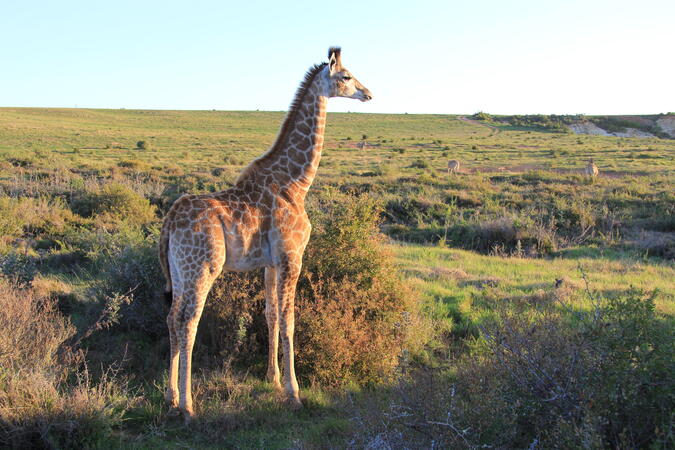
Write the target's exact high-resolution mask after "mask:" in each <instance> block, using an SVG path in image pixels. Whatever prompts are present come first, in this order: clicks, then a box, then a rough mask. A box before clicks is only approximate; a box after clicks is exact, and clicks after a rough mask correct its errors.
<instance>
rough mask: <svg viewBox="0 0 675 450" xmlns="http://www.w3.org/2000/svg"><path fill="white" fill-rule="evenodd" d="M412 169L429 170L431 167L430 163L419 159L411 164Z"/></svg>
mask: <svg viewBox="0 0 675 450" xmlns="http://www.w3.org/2000/svg"><path fill="white" fill-rule="evenodd" d="M410 167H412V168H415V169H428V168H429V167H431V165H430V164H429V161H427V160H425V159H421V158H418V159H416V160H415V161H413V162H412V163H411V164H410Z"/></svg>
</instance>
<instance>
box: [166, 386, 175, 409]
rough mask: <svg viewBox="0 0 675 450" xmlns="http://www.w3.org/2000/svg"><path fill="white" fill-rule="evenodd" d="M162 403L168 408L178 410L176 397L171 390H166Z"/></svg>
mask: <svg viewBox="0 0 675 450" xmlns="http://www.w3.org/2000/svg"><path fill="white" fill-rule="evenodd" d="M164 401H165V402H166V404H167V405H169V408H178V396H177V395H176V394H174V392H173V391H172V390H168V389H167V391H166V394H165V395H164Z"/></svg>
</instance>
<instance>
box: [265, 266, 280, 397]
mask: <svg viewBox="0 0 675 450" xmlns="http://www.w3.org/2000/svg"><path fill="white" fill-rule="evenodd" d="M278 303H279V302H278V297H277V272H276V269H275V268H274V267H266V268H265V318H266V319H267V330H268V347H269V351H268V354H267V381H269V382H270V383H273V384H274V386H275V387H276V388H277V389H278V390H281V374H280V372H279V357H278V351H279V306H278Z"/></svg>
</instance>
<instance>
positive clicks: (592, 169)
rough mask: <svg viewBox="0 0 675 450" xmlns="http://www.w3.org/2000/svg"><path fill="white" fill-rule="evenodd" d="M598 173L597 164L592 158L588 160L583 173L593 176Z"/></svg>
mask: <svg viewBox="0 0 675 450" xmlns="http://www.w3.org/2000/svg"><path fill="white" fill-rule="evenodd" d="M599 173H600V170H598V166H596V165H595V163H594V162H593V160H592V159H589V160H588V164H587V165H586V167H585V168H584V175H586V176H588V177H591V178H595V177H597V176H598V174H599Z"/></svg>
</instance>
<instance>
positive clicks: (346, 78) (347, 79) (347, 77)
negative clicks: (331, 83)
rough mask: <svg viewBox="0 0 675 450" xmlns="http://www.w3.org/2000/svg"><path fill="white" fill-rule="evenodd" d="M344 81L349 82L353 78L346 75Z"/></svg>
mask: <svg viewBox="0 0 675 450" xmlns="http://www.w3.org/2000/svg"><path fill="white" fill-rule="evenodd" d="M342 79H343V80H345V81H349V80H351V79H352V77H350V76H349V75H345V76H343V77H342Z"/></svg>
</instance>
